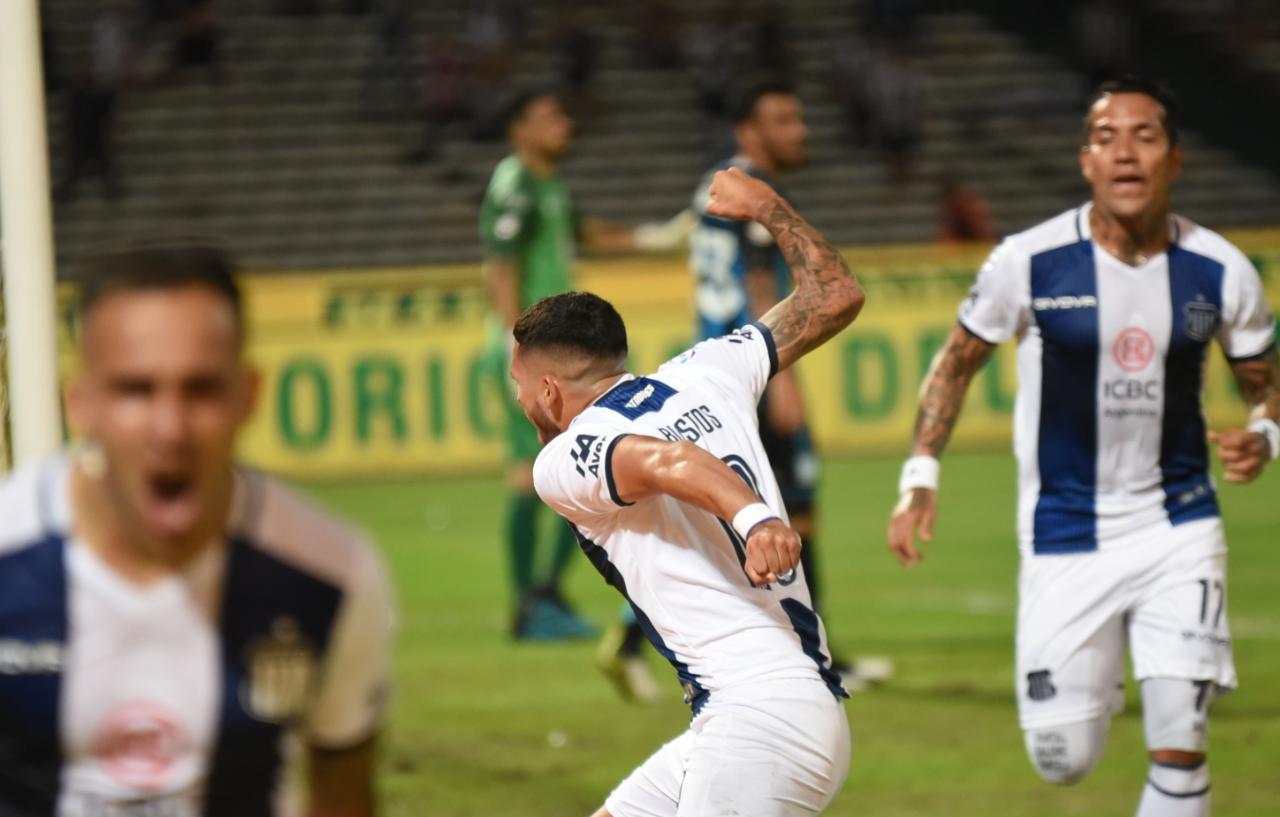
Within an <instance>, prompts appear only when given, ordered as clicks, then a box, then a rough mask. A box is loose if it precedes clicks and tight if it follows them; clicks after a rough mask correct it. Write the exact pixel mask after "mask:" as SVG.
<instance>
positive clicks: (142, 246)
mask: <svg viewBox="0 0 1280 817" xmlns="http://www.w3.org/2000/svg"><path fill="white" fill-rule="evenodd" d="M78 273H79V274H78V278H79V284H80V319H81V320H82V321H83V320H84V318H85V316H87V315H88V314H89V312H90V311H91V310H92V309H93V308H94V307H95V306H97V305H98V304H99V303H101V302H102V301H104V300H106V299H107V298H108V297H110V296H112V295H116V294H118V293H122V292H139V291H147V290H165V289H181V288H183V287H188V286H199V287H204V288H206V289H208V290H209V291H211V292H213V293H214V294H216V295H218V296H219V297H220V298H222V299H224V300H225V301H226V302H227V304H228V305H229V306H230V307H231V310H232V312H233V313H234V314H235V319H236V331H237V333H238V334H240V335H241V336H243V334H244V303H243V298H242V297H241V294H240V287H239V285H238V284H237V283H236V279H235V269H234V265H233V264H232V262H231V259H230V257H229V256H228V255H227V254H226V252H224V251H223V250H222V249H221V248H220V247H218V246H217V245H215V244H212V243H209V242H205V241H199V240H191V239H182V240H174V241H165V242H159V241H155V242H137V243H132V244H126V245H122V246H120V247H116V248H112V249H107V250H99V251H97V252H94V253H91V254H90V255H88V256H86V257H85V258H84V259H82V260H81V262H80V265H79V270H78Z"/></svg>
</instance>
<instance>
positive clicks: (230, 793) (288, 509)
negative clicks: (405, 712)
mask: <svg viewBox="0 0 1280 817" xmlns="http://www.w3.org/2000/svg"><path fill="white" fill-rule="evenodd" d="M69 469H70V460H69V459H68V458H66V457H55V458H52V459H49V460H46V461H45V462H43V463H41V464H39V465H38V466H35V467H28V468H25V469H22V470H19V471H18V472H16V473H15V474H13V475H12V476H10V477H9V478H8V479H7V480H5V481H4V483H3V484H0V813H3V814H51V815H57V817H106V816H107V815H117V814H119V815H132V814H139V815H141V814H145V815H149V816H150V815H164V817H195V815H227V816H228V817H231V815H253V816H254V817H268V815H279V814H280V812H281V809H280V804H281V803H282V802H283V801H284V800H283V795H284V789H283V787H282V786H280V783H281V780H280V771H281V767H282V760H283V759H284V758H283V756H284V743H285V739H286V737H287V736H290V735H291V736H293V737H296V738H300V739H302V740H304V741H306V742H307V743H309V744H312V745H318V746H323V747H333V748H342V747H346V746H351V745H355V744H357V743H359V742H361V741H363V740H365V739H366V738H368V737H369V736H370V735H371V734H372V733H373V731H374V730H375V729H376V728H377V724H378V721H379V718H380V714H381V711H382V708H383V701H384V699H385V697H386V687H387V680H388V657H389V644H390V630H391V599H390V592H389V588H388V583H387V578H386V573H385V571H384V570H383V567H382V563H381V560H380V559H379V557H378V555H377V553H376V552H375V550H374V549H373V548H372V547H371V546H369V545H368V544H367V543H366V542H365V541H364V540H363V539H362V538H361V537H360V536H358V535H357V534H355V533H354V532H352V531H351V530H350V529H349V528H347V527H346V526H345V525H343V524H341V523H339V522H337V521H335V520H334V519H333V518H332V517H329V516H327V515H325V514H323V513H322V512H320V511H319V510H317V509H316V508H314V507H313V506H312V505H311V504H309V503H308V502H306V501H304V500H303V499H301V498H300V497H298V496H296V495H295V494H293V493H292V492H291V491H289V490H287V489H286V488H284V487H283V486H281V485H280V484H278V483H276V482H274V481H272V480H270V479H267V478H266V477H264V476H262V475H260V474H258V473H256V472H252V471H248V470H245V471H240V472H238V473H237V476H236V494H235V501H234V505H233V509H232V516H231V525H230V527H229V533H228V535H227V537H226V539H225V541H220V542H217V543H214V544H212V545H210V546H209V548H208V549H206V550H205V551H204V552H203V553H201V554H200V555H199V556H198V557H197V558H196V559H195V560H194V561H193V562H192V563H191V564H189V565H187V566H186V567H185V569H184V570H183V571H182V572H180V573H177V574H174V575H171V576H168V577H165V578H162V579H160V580H158V581H155V582H152V583H150V584H147V585H142V586H140V585H137V584H134V583H133V582H131V581H130V580H129V579H127V578H125V577H124V576H122V575H120V574H119V573H117V572H116V571H115V570H113V569H112V568H110V567H109V566H108V565H107V564H106V563H104V562H103V561H102V560H101V559H100V557H99V556H98V555H97V554H96V553H95V552H94V551H92V550H91V549H90V548H88V547H86V546H85V545H84V544H83V543H82V542H81V541H80V540H78V539H77V538H76V536H75V534H74V529H75V526H74V525H73V524H72V520H71V511H70V503H69V499H68V483H69V479H68V477H69Z"/></svg>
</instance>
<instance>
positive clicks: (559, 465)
mask: <svg viewBox="0 0 1280 817" xmlns="http://www.w3.org/2000/svg"><path fill="white" fill-rule="evenodd" d="M776 369H777V353H776V350H775V348H774V346H773V337H772V335H771V334H770V332H769V330H768V329H767V328H766V327H764V326H762V325H760V324H751V325H749V326H745V327H743V328H742V329H740V330H738V331H735V332H734V333H733V334H730V335H726V336H724V337H721V338H715V339H713V340H708V341H704V342H702V343H699V344H698V345H697V346H694V347H693V348H692V349H690V350H688V351H687V352H685V353H684V354H682V355H680V356H679V357H677V358H675V359H674V360H671V361H669V362H668V363H666V364H664V365H663V366H662V367H661V368H660V369H658V371H657V372H656V373H654V374H651V375H648V376H645V377H634V376H631V375H627V376H626V377H624V378H623V379H622V380H621V381H620V382H618V384H617V385H615V386H614V387H613V388H612V389H610V390H609V391H608V392H606V393H605V394H603V395H602V396H601V397H600V398H599V399H597V400H596V401H595V402H594V403H593V404H592V405H591V406H590V407H589V408H587V409H586V410H585V411H584V412H582V414H580V415H578V416H577V417H576V418H574V420H573V422H572V423H570V425H569V427H568V428H567V429H566V430H565V431H564V433H562V434H560V435H559V436H558V437H556V438H555V439H554V440H552V441H551V442H550V443H548V444H547V446H546V447H545V448H543V450H542V452H541V453H540V454H539V455H538V459H537V461H536V462H535V464H534V471H533V473H534V484H535V486H536V488H537V491H538V495H539V496H540V497H541V498H542V500H543V501H544V502H546V503H547V504H548V505H550V506H551V507H552V508H554V509H555V510H556V512H558V513H559V514H560V515H561V516H563V517H564V518H565V519H567V520H568V521H569V522H570V523H571V524H572V525H573V527H574V529H575V531H576V532H577V534H578V541H579V543H580V544H581V545H582V549H583V550H584V551H585V552H586V554H587V557H588V558H589V559H590V560H591V562H592V564H594V565H595V567H596V569H597V570H599V571H600V573H601V574H602V575H603V576H604V577H605V580H606V581H607V582H608V583H609V584H611V585H613V586H614V587H616V588H617V589H618V590H619V591H621V593H622V594H623V595H624V596H625V597H626V598H627V599H628V600H629V601H630V602H631V605H632V607H633V608H634V609H635V613H636V620H637V621H638V622H639V623H640V625H641V627H642V628H643V629H644V631H645V633H646V635H647V636H648V637H649V640H650V641H651V642H652V643H653V645H654V646H655V647H656V648H657V650H658V652H660V653H661V654H662V655H663V656H665V657H666V658H667V659H668V660H669V661H670V662H671V663H672V665H673V666H674V667H675V668H676V672H677V675H678V677H679V679H680V682H681V684H682V686H683V687H684V690H685V694H686V697H687V699H688V702H689V703H690V704H691V706H693V709H694V712H695V714H696V713H697V712H698V711H699V710H700V709H701V707H702V706H703V705H704V704H705V703H706V701H707V699H708V696H710V695H712V694H714V693H715V691H716V690H717V689H723V688H726V687H729V686H731V685H733V684H738V683H742V682H745V681H758V680H771V679H794V678H821V679H822V680H824V681H825V682H826V683H827V684H828V686H829V687H830V688H831V690H832V692H833V693H834V694H836V695H838V696H843V695H844V694H845V693H844V690H843V689H842V688H841V686H840V680H839V677H838V676H837V675H836V674H835V673H834V672H832V671H831V667H830V663H831V661H830V658H829V656H830V653H829V652H828V650H827V643H826V633H825V631H824V629H823V626H822V620H821V619H820V618H819V617H818V615H817V614H816V613H815V612H814V611H813V604H812V602H811V601H810V597H809V589H808V585H807V584H806V583H805V578H804V575H803V571H802V570H801V569H800V568H799V567H797V569H796V572H795V574H794V576H793V577H792V579H791V581H789V582H787V583H785V584H784V583H782V582H779V583H777V584H772V585H767V586H762V587H756V586H753V585H752V584H751V581H750V580H749V579H748V578H747V574H746V569H745V568H744V564H745V559H746V549H745V543H744V542H743V540H742V538H741V537H740V536H738V534H737V533H736V532H735V531H734V530H733V528H732V526H731V525H730V524H729V523H728V522H726V521H725V520H723V519H720V518H719V517H717V516H715V515H713V514H710V513H708V512H706V511H703V510H700V509H698V508H695V507H693V506H691V505H686V504H684V503H681V502H679V501H677V500H675V499H673V498H671V497H669V496H654V497H649V498H646V499H641V500H639V501H637V502H634V503H631V502H624V501H623V500H622V498H621V497H619V496H618V492H617V490H616V488H615V487H614V479H613V472H612V470H611V469H612V454H613V450H614V446H615V445H616V444H617V443H618V441H619V440H621V439H622V438H624V437H626V436H627V435H630V434H641V435H645V436H649V437H656V438H660V439H666V440H672V441H676V440H688V441H690V442H692V443H694V444H696V445H698V446H699V447H701V448H703V449H705V450H706V451H709V452H710V453H712V454H714V455H715V456H716V457H719V458H720V459H721V460H722V461H724V463H725V464H726V465H728V466H729V468H731V469H732V470H733V471H734V472H735V473H736V474H737V475H738V476H739V477H741V478H742V479H743V481H745V482H746V483H747V484H748V485H749V486H751V488H752V490H753V491H755V493H756V494H757V495H758V496H759V497H760V499H761V501H763V502H764V503H765V504H767V505H768V506H769V507H770V508H772V509H773V510H774V511H775V512H776V513H777V514H778V516H779V517H780V518H782V519H784V520H785V519H786V518H787V516H786V509H785V508H784V507H783V505H782V501H781V498H780V496H779V493H778V486H777V483H776V482H775V481H774V478H773V471H772V469H771V468H770V467H769V460H768V458H767V457H766V456H765V453H764V449H763V447H762V446H761V444H760V437H759V433H758V429H757V425H756V423H757V420H756V404H757V403H758V402H759V400H760V395H761V394H762V393H763V392H764V388H765V385H766V384H767V383H768V381H769V378H770V377H771V376H772V375H773V373H774V372H775V370H776Z"/></svg>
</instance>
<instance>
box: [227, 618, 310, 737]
mask: <svg viewBox="0 0 1280 817" xmlns="http://www.w3.org/2000/svg"><path fill="white" fill-rule="evenodd" d="M247 659H248V660H247V663H248V665H249V666H248V669H249V674H248V677H247V678H245V679H244V681H242V682H241V687H240V703H241V705H242V706H244V708H245V711H246V712H248V713H249V714H250V715H252V716H253V717H254V718H257V719H258V720H260V721H266V722H267V723H285V722H288V721H291V720H294V719H296V718H297V717H298V716H299V715H301V714H302V711H303V709H304V708H305V706H306V703H307V696H308V694H309V693H310V691H311V681H312V678H313V677H314V674H315V669H316V654H315V650H314V649H313V648H312V647H311V645H310V644H309V643H308V642H307V640H306V639H305V638H304V637H303V635H302V633H300V632H299V631H298V623H297V622H296V621H294V620H293V619H292V618H290V617H289V616H280V617H279V618H277V619H276V620H275V621H273V622H272V623H271V632H270V634H269V635H266V636H264V637H262V638H260V639H258V640H257V641H254V642H253V643H252V644H250V645H249V649H248V653H247Z"/></svg>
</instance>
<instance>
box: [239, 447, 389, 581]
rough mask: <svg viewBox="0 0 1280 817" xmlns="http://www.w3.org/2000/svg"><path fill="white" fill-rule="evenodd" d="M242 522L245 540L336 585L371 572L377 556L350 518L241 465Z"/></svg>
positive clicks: (298, 568) (284, 562)
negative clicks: (345, 518) (338, 515)
mask: <svg viewBox="0 0 1280 817" xmlns="http://www.w3.org/2000/svg"><path fill="white" fill-rule="evenodd" d="M240 479H241V481H242V485H243V486H244V495H245V517H246V518H245V524H246V525H247V529H245V530H242V531H240V533H242V534H243V535H244V536H245V538H246V539H248V541H249V543H250V544H251V545H252V546H253V547H255V548H256V549H258V550H259V551H261V552H262V553H264V554H266V555H267V556H270V557H271V558H273V559H275V560H276V561H279V562H281V563H283V564H285V565H287V566H288V567H290V568H292V569H293V570H294V571H296V572H299V573H303V574H306V575H308V576H310V577H312V578H313V579H316V580H319V581H321V582H324V583H325V584H329V585H332V586H334V587H339V588H344V589H345V588H348V587H350V586H352V585H354V584H357V583H361V582H362V581H364V580H365V579H367V578H368V576H369V575H370V574H371V573H376V571H378V569H379V565H380V561H381V560H380V557H379V556H378V553H377V551H376V549H375V548H374V547H373V545H372V544H371V543H370V541H369V540H368V538H367V537H366V536H365V535H364V534H362V533H361V532H359V531H358V530H356V529H355V528H354V527H353V526H352V525H351V524H350V523H348V522H347V521H345V520H343V519H340V518H339V517H337V516H335V515H333V514H332V513H330V512H328V511H325V510H322V509H321V508H320V507H319V506H318V505H316V504H315V502H313V501H312V500H310V499H307V498H305V497H304V496H302V494H300V493H299V492H298V491H296V490H295V489H293V488H291V487H288V486H286V485H285V484H284V483H282V482H280V481H278V480H276V479H273V478H271V477H268V476H266V475H264V474H261V473H259V472H257V471H252V470H249V469H244V470H242V471H241V472H240Z"/></svg>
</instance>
